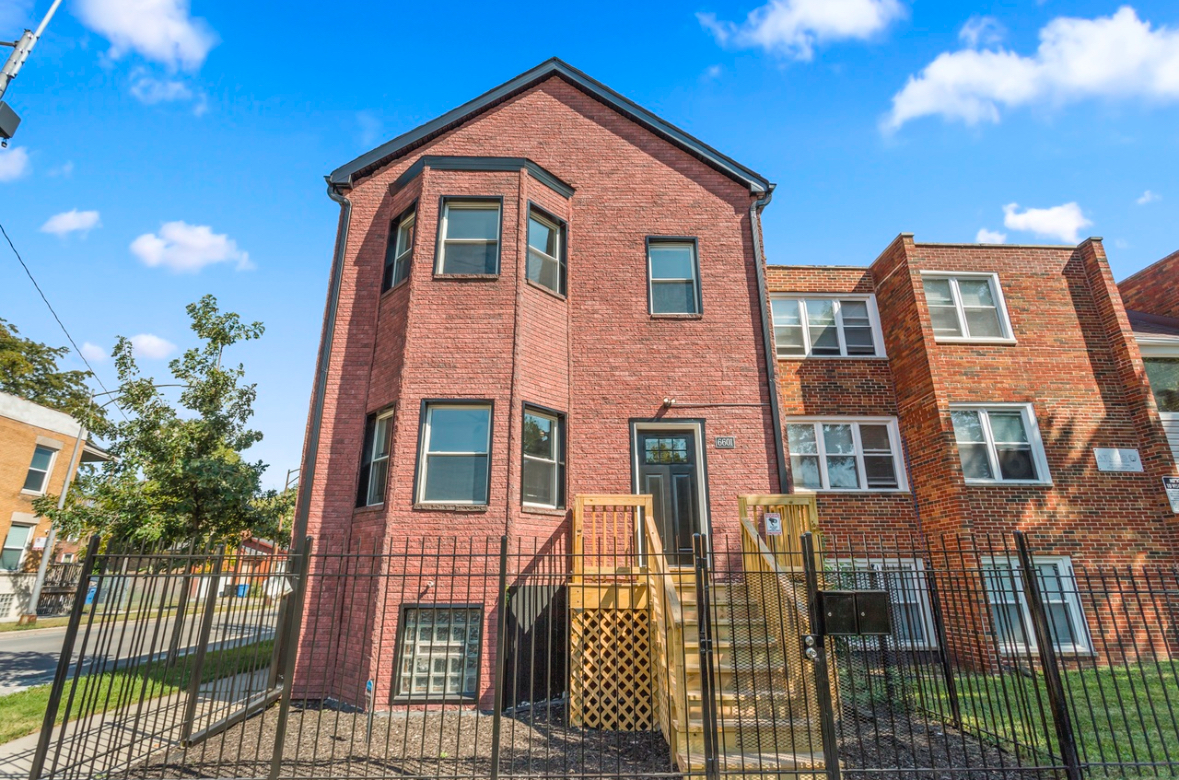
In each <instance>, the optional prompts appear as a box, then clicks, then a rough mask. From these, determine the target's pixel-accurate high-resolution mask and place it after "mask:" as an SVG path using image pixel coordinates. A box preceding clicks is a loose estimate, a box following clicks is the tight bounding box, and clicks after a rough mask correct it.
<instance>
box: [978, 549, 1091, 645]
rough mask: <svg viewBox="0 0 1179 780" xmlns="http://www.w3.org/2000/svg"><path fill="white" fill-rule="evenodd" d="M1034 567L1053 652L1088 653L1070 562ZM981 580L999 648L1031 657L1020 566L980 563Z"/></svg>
mask: <svg viewBox="0 0 1179 780" xmlns="http://www.w3.org/2000/svg"><path fill="white" fill-rule="evenodd" d="M1032 566H1033V567H1034V569H1035V572H1036V583H1037V584H1038V585H1039V586H1040V595H1041V596H1042V597H1043V603H1044V613H1045V616H1046V617H1047V619H1048V633H1049V635H1050V636H1051V637H1052V644H1053V646H1054V647H1055V648H1056V650H1057V651H1058V652H1061V653H1088V652H1090V651H1092V649H1093V648H1092V642H1091V640H1090V638H1089V627H1088V625H1087V623H1086V622H1085V613H1084V612H1083V611H1082V610H1081V600H1080V594H1079V592H1078V590H1077V582H1076V578H1075V577H1074V576H1073V566H1072V561H1071V560H1070V559H1069V558H1067V557H1039V556H1037V557H1036V558H1034V559H1033V560H1032ZM982 575H983V584H984V586H985V588H986V593H987V603H988V604H989V605H990V612H991V624H992V625H991V628H992V630H993V632H994V635H995V638H996V639H997V641H998V642H999V646H1000V648H1002V650H1003V651H1004V652H1008V653H1014V652H1025V651H1035V650H1036V636H1035V632H1034V631H1033V629H1032V613H1031V611H1030V610H1029V609H1028V597H1027V593H1026V592H1025V591H1024V583H1023V570H1022V568H1021V567H1020V565H1019V561H1018V560H1014V559H1007V558H998V559H993V560H984V561H983V562H982Z"/></svg>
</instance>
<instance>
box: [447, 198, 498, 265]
mask: <svg viewBox="0 0 1179 780" xmlns="http://www.w3.org/2000/svg"><path fill="white" fill-rule="evenodd" d="M499 214H500V200H499V198H481V199H462V198H446V199H445V200H444V201H443V202H442V224H441V226H440V227H439V231H438V232H439V242H438V243H439V251H438V273H439V274H474V275H494V274H497V273H499V227H500V224H499V223H500V218H499Z"/></svg>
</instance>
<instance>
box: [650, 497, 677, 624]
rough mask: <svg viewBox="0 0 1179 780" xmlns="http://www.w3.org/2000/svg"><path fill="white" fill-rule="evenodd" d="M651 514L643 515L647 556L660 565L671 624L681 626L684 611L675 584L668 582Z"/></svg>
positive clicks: (666, 566)
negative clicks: (647, 546)
mask: <svg viewBox="0 0 1179 780" xmlns="http://www.w3.org/2000/svg"><path fill="white" fill-rule="evenodd" d="M651 514H652V513H650V512H644V513H643V527H644V528H646V531H647V544H649V545H650V547H651V550H650V551H649V552H648V553H647V555H648V556H650V557H654V558H655V559H656V560H657V561H658V562H659V564H660V565H659V573H660V575H661V577H660V578H661V579H662V580H663V593H664V595H665V596H666V598H667V605H668V608H669V609H670V610H671V617H672V622H673V624H674V625H677V626H682V625H683V624H684V609H683V607H682V606H681V605H680V597H679V594H678V593H676V590H675V584H674V583H672V582H669V581H668V580H669V577H670V575H671V568H670V567H669V566H668V565H667V557H666V556H665V555H664V554H663V540H662V538H661V537H660V536H659V528H658V526H656V525H655V518H654V517H651ZM647 571H648V572H650V571H651V566H650V564H648V565H647Z"/></svg>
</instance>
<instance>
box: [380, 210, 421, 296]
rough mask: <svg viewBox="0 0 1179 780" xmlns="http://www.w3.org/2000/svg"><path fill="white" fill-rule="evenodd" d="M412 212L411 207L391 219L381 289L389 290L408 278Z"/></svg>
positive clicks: (411, 246)
mask: <svg viewBox="0 0 1179 780" xmlns="http://www.w3.org/2000/svg"><path fill="white" fill-rule="evenodd" d="M415 222H416V220H415V218H414V212H413V210H412V209H411V210H410V211H407V212H406V213H404V214H402V215H401V216H400V217H398V218H397V219H395V220H394V221H393V224H392V225H391V226H390V228H389V245H388V246H387V247H386V248H385V277H384V279H383V280H382V283H381V289H382V290H390V289H392V288H394V287H396V286H397V285H399V284H401V283H402V282H404V281H405V280H406V279H408V278H409V268H410V265H411V264H412V262H413V237H414V224H415Z"/></svg>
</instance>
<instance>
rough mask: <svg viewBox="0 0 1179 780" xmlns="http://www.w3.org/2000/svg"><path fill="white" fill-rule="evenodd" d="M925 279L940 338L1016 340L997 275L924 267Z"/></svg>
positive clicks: (927, 301) (931, 315)
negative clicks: (940, 270) (936, 269)
mask: <svg viewBox="0 0 1179 780" xmlns="http://www.w3.org/2000/svg"><path fill="white" fill-rule="evenodd" d="M921 281H922V286H923V287H924V288H925V304H926V306H927V307H928V308H929V320H930V324H931V325H932V326H933V335H934V338H935V339H936V340H937V341H944V342H966V343H969V342H976V343H984V344H985V343H1000V344H1008V343H1014V341H1015V339H1014V337H1013V336H1012V333H1011V322H1010V321H1009V320H1008V318H1007V306H1006V304H1005V303H1004V301H1003V290H1002V288H1000V287H999V277H998V276H997V275H995V274H989V273H981V274H970V273H955V274H945V273H940V272H936V271H922V272H921Z"/></svg>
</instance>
